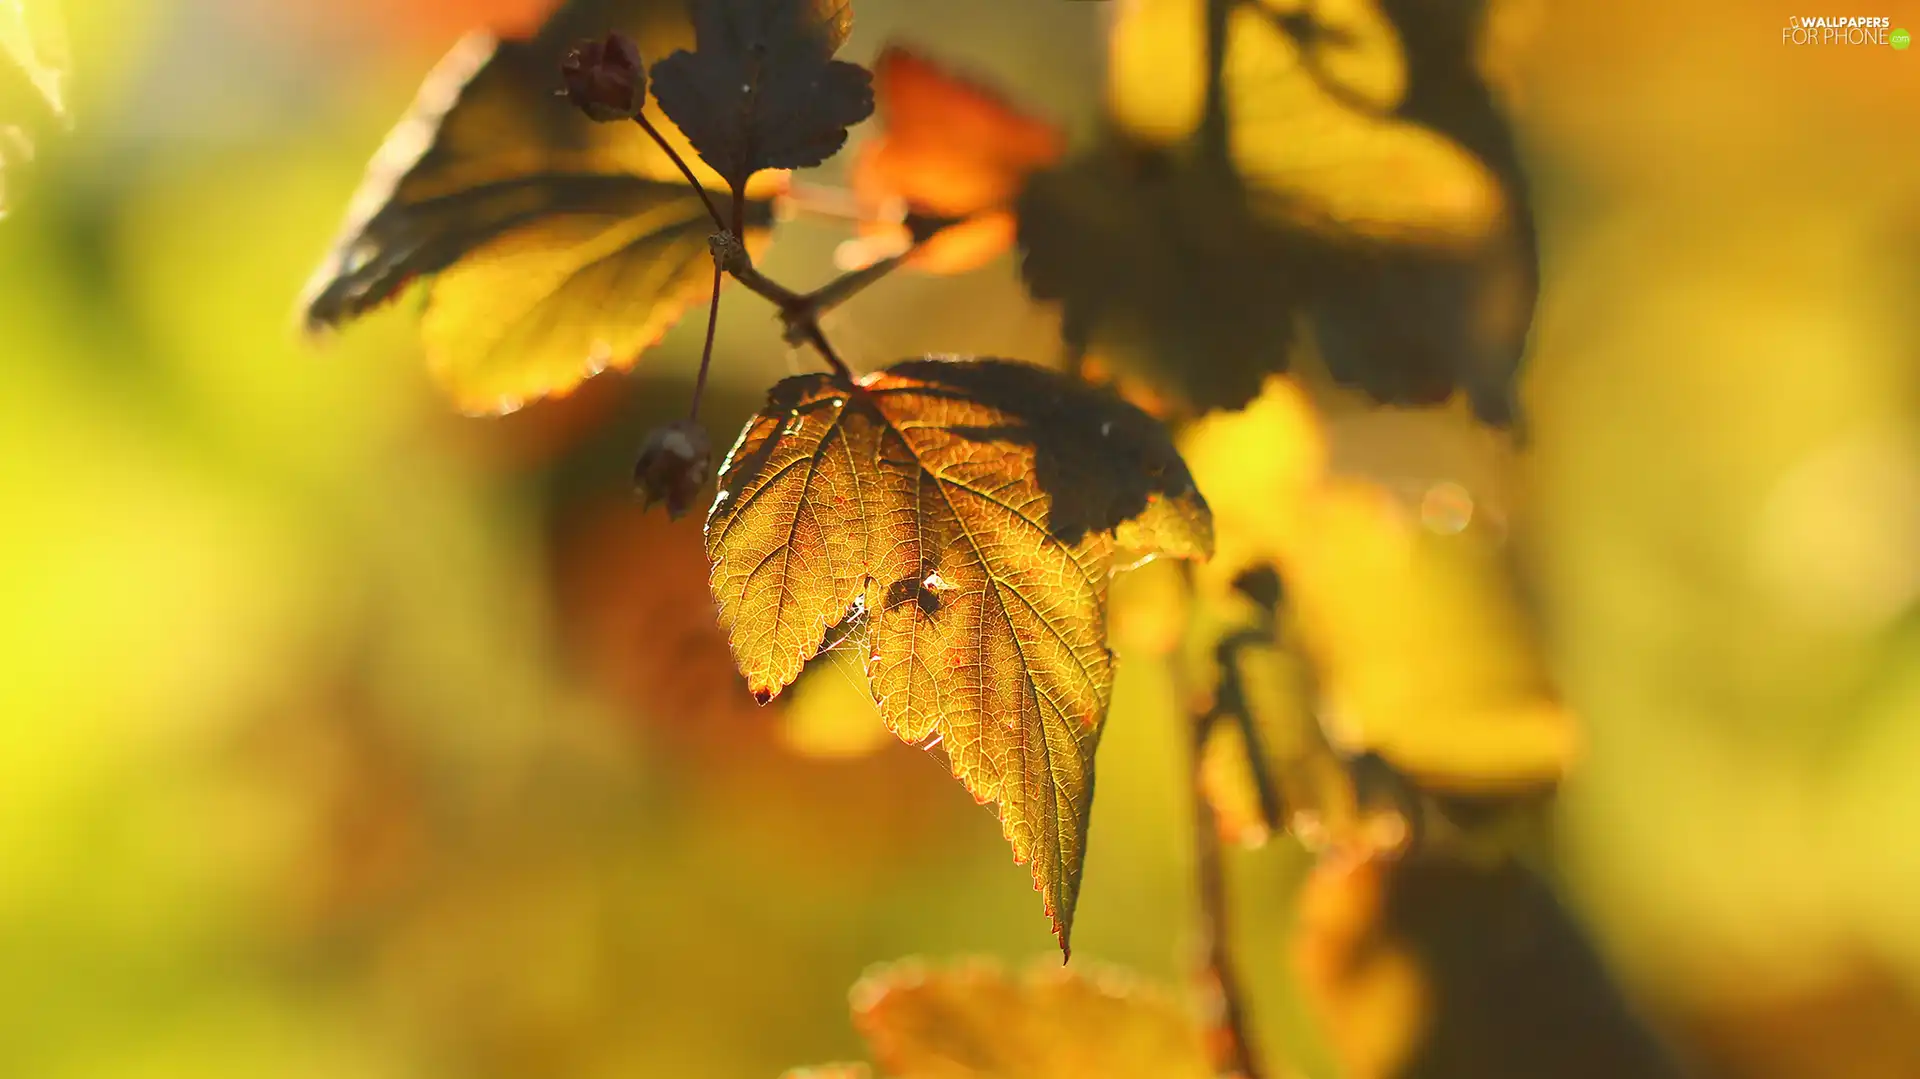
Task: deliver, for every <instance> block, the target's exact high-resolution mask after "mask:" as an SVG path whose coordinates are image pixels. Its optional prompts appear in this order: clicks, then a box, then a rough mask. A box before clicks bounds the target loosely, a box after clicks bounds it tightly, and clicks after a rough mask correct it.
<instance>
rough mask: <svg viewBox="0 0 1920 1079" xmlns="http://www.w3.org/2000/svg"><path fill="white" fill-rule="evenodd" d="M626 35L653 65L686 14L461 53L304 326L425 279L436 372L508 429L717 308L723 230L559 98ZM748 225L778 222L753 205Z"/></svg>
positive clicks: (329, 269)
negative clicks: (585, 63) (694, 310)
mask: <svg viewBox="0 0 1920 1079" xmlns="http://www.w3.org/2000/svg"><path fill="white" fill-rule="evenodd" d="M614 28H617V29H621V30H624V31H627V32H629V33H630V34H632V36H633V37H634V38H635V39H636V40H637V41H638V42H639V45H640V48H641V50H642V54H643V55H660V54H661V53H662V52H664V51H665V50H667V49H670V48H673V47H675V46H677V45H679V44H683V43H685V42H686V41H687V40H689V38H690V36H691V32H692V30H691V26H690V24H689V23H688V21H687V19H686V14H685V11H684V8H683V6H682V5H681V4H679V3H676V2H672V0H630V2H624V3H621V2H614V0H575V2H573V3H569V4H567V5H565V6H564V7H562V8H561V10H560V11H559V12H558V13H557V14H556V15H555V16H554V17H553V19H552V20H550V21H549V22H548V23H547V25H546V26H544V27H543V28H542V29H541V30H540V32H539V33H538V34H537V35H535V36H534V37H533V38H531V39H527V40H518V41H496V40H494V39H493V38H491V37H489V36H487V35H484V34H479V35H474V36H470V37H468V38H467V39H466V40H464V41H462V42H461V43H460V44H459V45H458V46H456V47H455V48H454V49H453V51H452V52H450V53H449V54H448V55H447V57H446V58H445V59H444V60H442V61H441V62H440V64H439V66H438V67H436V68H435V69H434V71H433V73H432V74H431V75H429V76H428V78H427V80H426V83H425V84H424V85H423V86H422V87H421V89H420V93H419V96H418V98H417V99H416V100H415V102H414V105H413V108H412V109H411V110H410V111H409V113H408V115H407V117H406V118H405V119H404V120H402V121H401V123H400V125H399V126H398V127H396V128H395V129H394V130H393V132H392V133H391V134H390V135H388V136H387V140H386V143H385V144H384V145H383V146H382V147H381V149H380V151H379V153H378V154H377V155H376V156H375V158H374V160H373V163H372V165H371V166H370V167H369V169H368V173H367V177H366V179H365V180H364V181H363V183H362V185H361V188H360V191H359V192H358V193H357V194H356V195H355V196H354V200H353V204H352V206H351V207H349V210H348V214H347V223H346V226H345V227H344V229H343V230H342V233H341V237H340V239H339V241H338V243H337V244H336V246H335V248H334V251H333V252H332V253H331V254H330V255H329V256H328V257H327V259H326V260H325V261H324V262H323V264H322V265H321V266H320V268H319V269H318V270H317V271H316V272H315V274H314V276H313V278H312V280H311V282H310V283H309V285H308V288H307V293H306V296H305V298H304V300H303V303H302V307H303V311H304V316H305V319H306V322H307V325H308V327H309V328H310V329H312V330H320V329H324V328H326V327H331V326H335V325H338V324H340V323H343V322H346V321H348V320H350V319H352V318H354V317H355V316H358V315H360V314H363V313H364V312H366V311H368V310H369V309H371V308H373V307H375V306H378V305H379V304H381V303H383V302H385V301H386V300H388V299H390V298H392V297H393V296H395V295H396V294H397V293H398V292H400V291H401V290H402V289H403V288H404V287H405V286H406V285H407V284H408V283H409V282H412V281H414V280H415V279H417V278H422V277H429V278H431V281H430V283H429V284H428V286H427V304H426V312H425V315H424V318H423V323H422V334H423V337H424V341H425V346H426V353H427V363H428V365H429V367H430V368H431V370H432V372H433V374H434V376H435V377H436V379H437V380H438V381H440V382H441V383H442V384H443V385H444V386H445V387H446V388H447V390H448V392H449V393H450V394H451V395H452V396H453V398H454V400H455V402H456V404H458V405H459V406H460V407H461V408H462V409H463V410H466V411H470V412H479V413H495V412H504V411H510V410H512V409H513V408H516V407H518V406H519V405H520V404H522V403H524V402H526V401H528V400H531V399H534V398H538V397H542V396H547V395H550V394H557V393H564V392H566V391H567V390H569V389H571V388H572V387H574V386H575V385H577V384H578V383H579V382H580V381H581V380H582V379H585V378H588V377H590V376H592V375H594V374H596V373H598V372H600V371H601V370H604V369H606V368H609V367H613V368H625V367H629V366H631V365H632V364H633V362H634V361H635V360H636V359H637V358H638V355H639V353H640V352H642V351H643V350H644V349H646V348H647V346H649V345H650V344H652V343H653V342H654V341H656V340H658V339H659V337H660V335H661V334H663V333H664V332H665V331H666V330H667V329H668V328H669V327H670V326H671V325H672V324H673V323H674V322H675V321H676V320H677V319H678V318H679V316H680V314H681V313H682V311H683V310H684V309H685V308H686V307H687V306H688V305H689V304H690V303H693V302H696V301H698V300H700V299H703V298H704V297H705V294H706V290H707V289H708V288H710V287H711V285H712V278H713V266H712V260H711V258H710V256H709V255H708V253H707V242H706V238H707V235H708V234H709V233H711V232H712V231H713V223H712V221H711V220H710V218H709V217H708V215H707V213H706V210H705V208H704V207H703V206H702V205H701V202H700V199H699V197H698V195H697V194H696V193H695V192H693V191H692V190H691V189H690V188H689V187H688V186H687V184H686V182H685V180H684V179H682V178H681V177H680V175H679V173H678V171H677V170H676V169H675V168H674V167H673V166H672V164H671V163H670V162H669V161H668V159H667V157H666V155H665V154H664V153H663V152H662V151H661V150H660V149H659V148H658V147H656V146H655V145H654V144H653V142H652V141H651V140H649V139H648V138H647V137H646V136H645V135H644V134H642V133H641V132H640V131H639V130H638V129H637V128H636V127H634V126H632V125H628V124H622V123H609V124H598V123H594V122H592V121H590V120H588V119H587V118H586V117H585V116H583V115H581V114H580V112H579V110H577V109H576V108H574V107H573V106H572V105H571V104H569V103H568V102H567V101H565V100H564V99H562V98H559V97H556V96H555V91H556V90H557V88H558V87H559V84H560V75H559V70H560V59H561V57H562V56H563V55H564V53H565V52H566V50H567V48H568V47H569V45H571V44H572V43H573V42H574V41H575V40H577V39H579V38H585V37H590V36H599V35H601V34H604V33H605V32H606V31H607V30H609V29H614ZM649 115H650V116H654V117H655V123H656V124H657V125H664V127H665V130H666V133H667V136H668V139H669V141H670V142H677V143H679V144H680V145H681V146H683V147H684V146H685V142H684V140H682V139H680V136H679V134H678V132H676V131H672V130H671V126H670V125H666V121H665V119H664V117H658V116H657V115H656V114H655V113H653V112H652V111H651V109H650V110H649ZM705 182H707V183H709V184H717V183H718V182H719V181H718V178H717V177H714V176H712V174H711V173H708V174H707V175H706V177H705ZM748 219H749V221H750V222H751V223H753V224H755V225H765V224H766V223H767V222H768V221H769V219H770V215H769V213H768V210H767V208H766V206H765V205H764V204H758V203H756V204H752V205H750V206H749V214H748Z"/></svg>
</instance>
